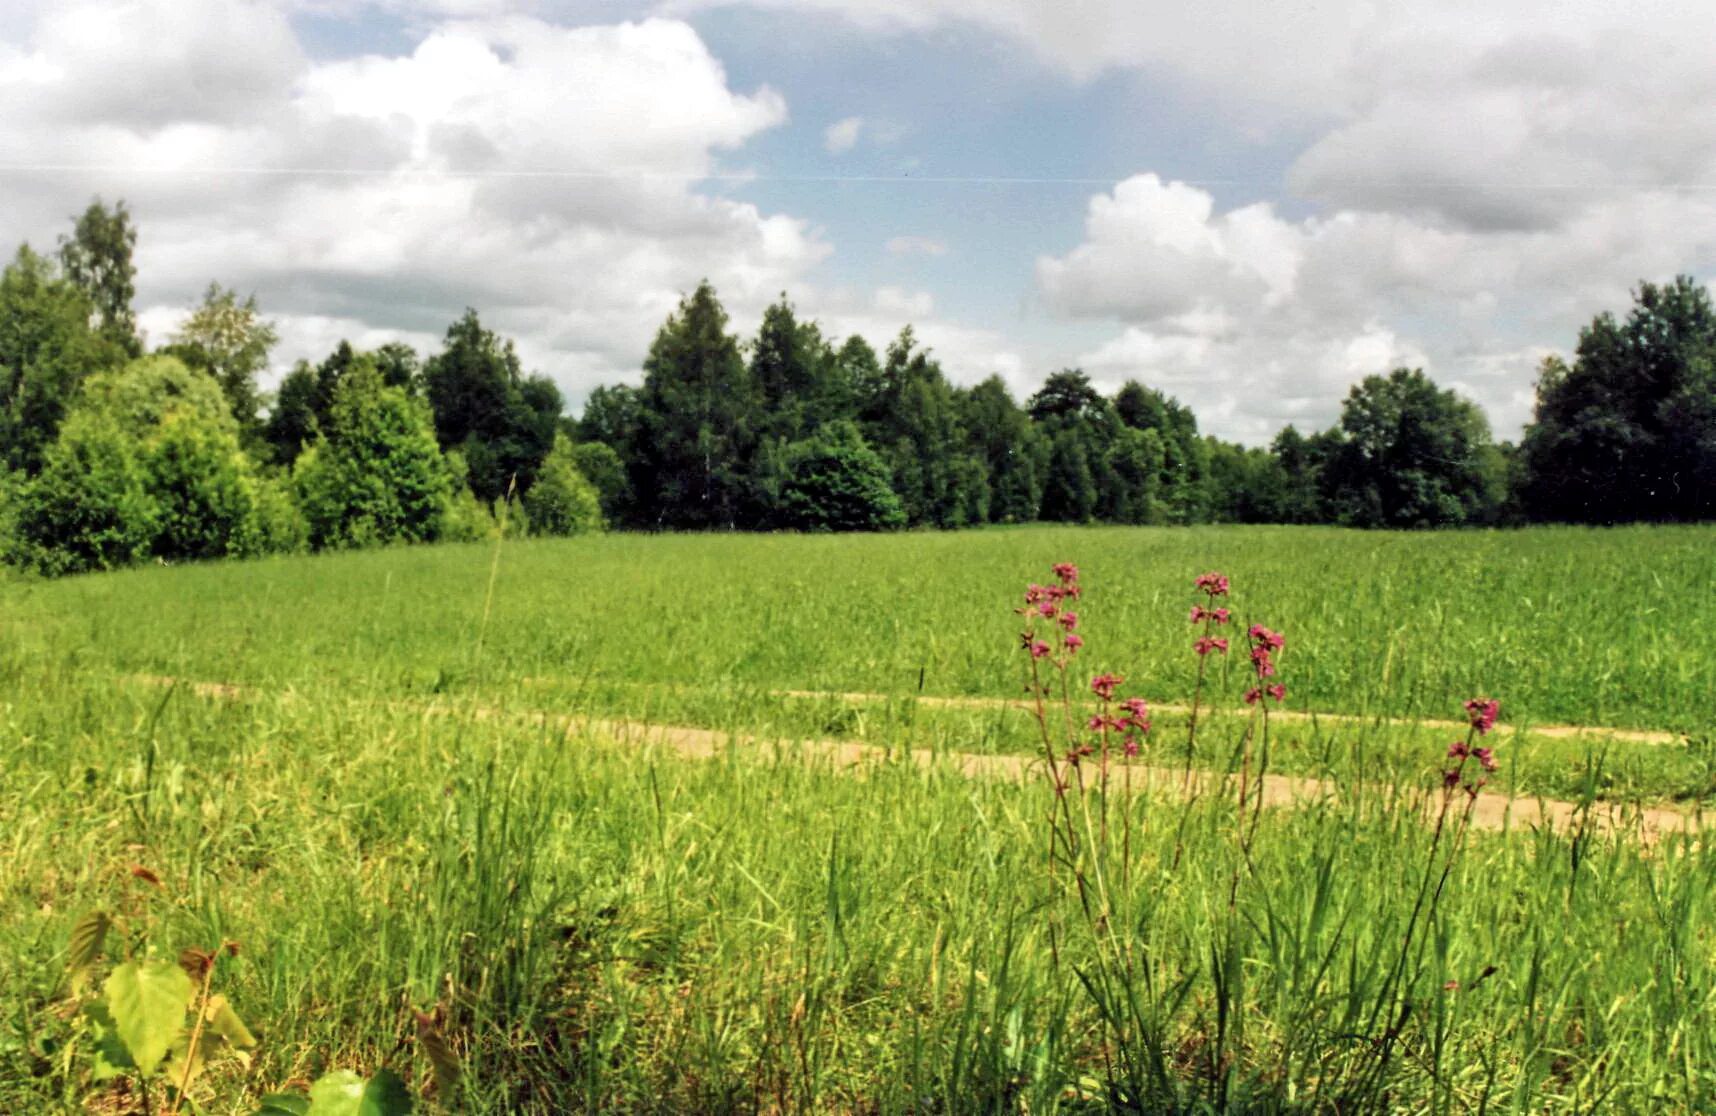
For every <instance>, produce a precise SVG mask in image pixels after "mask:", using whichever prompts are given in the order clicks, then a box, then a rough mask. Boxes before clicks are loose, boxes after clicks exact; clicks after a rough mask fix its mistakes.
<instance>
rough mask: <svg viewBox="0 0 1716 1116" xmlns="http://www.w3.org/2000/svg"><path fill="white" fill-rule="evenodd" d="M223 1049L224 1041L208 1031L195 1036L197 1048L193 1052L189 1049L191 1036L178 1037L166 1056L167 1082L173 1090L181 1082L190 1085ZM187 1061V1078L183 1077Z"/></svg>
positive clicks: (224, 1047) (224, 1046)
mask: <svg viewBox="0 0 1716 1116" xmlns="http://www.w3.org/2000/svg"><path fill="white" fill-rule="evenodd" d="M225 1049H226V1039H224V1038H222V1037H221V1036H219V1035H217V1034H212V1033H210V1032H208V1031H204V1032H203V1033H202V1034H200V1035H198V1036H197V1048H196V1049H195V1050H192V1049H191V1036H190V1035H189V1034H183V1035H180V1036H179V1037H178V1038H177V1039H175V1040H174V1041H173V1049H172V1050H171V1051H170V1052H169V1054H168V1058H167V1070H166V1077H167V1080H168V1081H170V1082H172V1083H173V1087H174V1088H175V1089H176V1088H178V1086H179V1083H180V1082H181V1081H182V1082H184V1083H186V1084H187V1085H188V1084H190V1083H191V1082H192V1081H195V1080H196V1079H197V1077H198V1076H199V1075H200V1074H201V1073H202V1072H203V1069H204V1067H205V1066H207V1065H208V1063H209V1060H210V1059H211V1058H214V1057H215V1056H217V1055H218V1054H220V1052H221V1051H222V1050H225ZM187 1061H188V1062H189V1063H190V1065H191V1074H190V1076H189V1077H186V1076H185V1063H186V1062H187Z"/></svg>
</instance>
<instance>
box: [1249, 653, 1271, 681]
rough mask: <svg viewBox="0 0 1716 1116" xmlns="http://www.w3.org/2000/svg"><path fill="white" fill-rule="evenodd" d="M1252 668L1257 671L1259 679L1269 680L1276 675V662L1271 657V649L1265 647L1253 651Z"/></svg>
mask: <svg viewBox="0 0 1716 1116" xmlns="http://www.w3.org/2000/svg"><path fill="white" fill-rule="evenodd" d="M1251 666H1252V668H1253V669H1254V670H1256V671H1257V677H1259V678H1268V677H1270V676H1272V675H1273V674H1274V673H1275V661H1274V660H1273V659H1271V658H1270V657H1269V648H1267V647H1263V646H1261V645H1260V646H1257V647H1253V648H1252V649H1251Z"/></svg>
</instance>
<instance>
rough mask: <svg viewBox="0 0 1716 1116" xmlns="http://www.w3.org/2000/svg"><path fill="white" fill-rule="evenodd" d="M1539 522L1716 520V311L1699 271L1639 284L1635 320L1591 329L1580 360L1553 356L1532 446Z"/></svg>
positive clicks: (1533, 505)
mask: <svg viewBox="0 0 1716 1116" xmlns="http://www.w3.org/2000/svg"><path fill="white" fill-rule="evenodd" d="M1521 448H1522V451H1523V456H1524V466H1525V479H1524V484H1523V486H1522V489H1523V490H1522V492H1521V501H1522V503H1523V505H1524V507H1525V508H1526V510H1527V511H1528V512H1529V513H1530V514H1531V515H1532V516H1534V517H1535V518H1539V519H1553V520H1571V521H1573V522H1583V523H1608V522H1614V521H1617V520H1630V519H1645V520H1674V519H1710V518H1712V517H1716V308H1713V307H1712V306H1711V302H1710V291H1709V289H1708V288H1707V287H1705V286H1704V285H1703V284H1700V283H1697V282H1695V281H1694V280H1692V279H1691V278H1690V277H1688V276H1684V275H1683V276H1680V277H1679V278H1677V279H1675V280H1674V282H1672V283H1669V284H1665V285H1663V286H1657V285H1655V284H1652V283H1645V284H1644V285H1643V286H1641V287H1640V288H1639V291H1638V295H1637V297H1636V299H1635V300H1634V305H1633V309H1632V311H1631V313H1629V314H1628V315H1627V318H1626V320H1625V321H1620V322H1618V321H1616V320H1615V319H1614V317H1613V316H1612V315H1609V314H1601V315H1599V316H1598V317H1597V319H1596V320H1595V321H1593V322H1592V323H1591V324H1590V325H1589V326H1587V327H1586V328H1585V329H1583V330H1581V331H1580V334H1579V345H1578V349H1577V350H1576V353H1575V356H1574V359H1573V363H1572V364H1571V365H1569V364H1567V363H1566V362H1564V361H1562V360H1561V359H1560V358H1558V357H1551V358H1549V359H1547V360H1545V361H1544V364H1543V369H1542V374H1541V376H1540V378H1539V380H1538V384H1537V421H1536V422H1535V423H1534V424H1533V425H1532V427H1531V428H1530V429H1529V430H1528V431H1527V432H1526V436H1525V441H1524V443H1523V445H1522V447H1521Z"/></svg>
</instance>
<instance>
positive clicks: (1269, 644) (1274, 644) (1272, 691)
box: [1245, 624, 1287, 705]
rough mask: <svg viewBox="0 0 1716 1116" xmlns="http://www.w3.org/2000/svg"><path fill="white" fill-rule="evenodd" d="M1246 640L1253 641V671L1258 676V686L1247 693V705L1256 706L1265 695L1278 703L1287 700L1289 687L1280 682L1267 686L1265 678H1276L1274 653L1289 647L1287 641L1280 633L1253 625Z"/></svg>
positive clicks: (1260, 625) (1247, 633)
mask: <svg viewBox="0 0 1716 1116" xmlns="http://www.w3.org/2000/svg"><path fill="white" fill-rule="evenodd" d="M1245 634H1246V638H1248V639H1250V640H1251V670H1252V673H1253V674H1255V675H1256V676H1257V685H1255V686H1253V687H1252V688H1251V689H1249V690H1247V691H1245V704H1247V705H1256V704H1257V702H1258V701H1259V700H1261V699H1262V698H1263V696H1264V695H1265V694H1267V695H1268V696H1269V697H1271V698H1274V699H1275V701H1276V702H1277V703H1279V702H1281V701H1284V700H1286V698H1287V687H1286V686H1283V685H1282V684H1281V683H1279V682H1273V683H1270V684H1268V685H1265V684H1264V682H1263V680H1264V679H1265V678H1273V677H1274V676H1275V659H1274V657H1273V655H1274V652H1276V651H1279V650H1281V648H1283V647H1285V646H1286V645H1287V640H1286V639H1285V638H1284V637H1283V636H1282V635H1281V633H1280V632H1277V631H1272V630H1270V629H1269V628H1265V627H1264V626H1263V625H1262V624H1253V625H1252V626H1251V630H1250V631H1248V632H1246V633H1245Z"/></svg>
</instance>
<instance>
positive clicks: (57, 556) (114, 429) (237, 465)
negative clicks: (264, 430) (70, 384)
mask: <svg viewBox="0 0 1716 1116" xmlns="http://www.w3.org/2000/svg"><path fill="white" fill-rule="evenodd" d="M262 491H263V485H262V483H261V481H260V479H259V478H258V476H257V474H256V471H255V468H254V466H253V465H252V464H251V462H250V459H249V458H248V457H246V456H245V454H244V451H243V449H242V447H241V446H240V445H239V440H238V427H237V424H236V423H235V422H234V421H233V418H232V415H231V413H230V412H229V411H228V409H227V406H226V401H225V398H224V397H223V396H222V394H221V391H220V387H219V386H218V385H217V384H216V383H215V382H214V380H213V379H212V378H211V377H210V376H208V375H207V374H206V373H203V372H195V371H192V370H191V369H188V368H186V367H185V366H184V365H183V364H181V363H179V362H178V361H177V360H174V359H172V358H170V357H145V358H143V359H141V360H136V361H133V362H131V363H130V364H128V365H126V366H125V367H124V368H123V369H121V370H119V371H118V372H113V373H108V374H105V375H99V376H95V377H92V378H91V379H90V380H89V381H88V383H87V384H86V385H85V388H84V391H83V394H82V395H81V396H80V397H79V399H78V401H77V402H76V403H75V404H74V405H73V407H72V409H71V411H70V413H69V414H68V415H67V418H66V422H65V424H64V426H62V427H61V429H60V435H59V438H58V439H57V440H56V441H55V442H54V443H53V444H52V445H50V446H49V447H48V451H47V453H46V455H45V457H44V463H43V468H42V472H41V474H40V475H39V476H37V477H36V478H35V479H34V480H33V481H30V482H28V483H27V484H26V485H24V486H23V488H22V489H21V490H20V491H19V493H18V494H17V500H16V514H17V524H16V541H15V544H14V553H13V558H14V560H15V561H18V562H20V563H21V564H24V565H28V566H31V567H34V568H36V569H39V570H42V571H43V572H47V573H75V572H79V571H82V570H92V569H110V568H113V567H116V566H124V565H129V564H131V563H132V562H136V561H139V560H141V559H143V558H145V557H148V556H149V555H154V556H155V557H158V558H162V559H175V560H176V559H198V558H219V557H224V556H226V555H229V554H240V553H261V552H262V551H263V550H265V549H274V548H276V547H286V546H289V545H290V544H291V541H292V532H291V531H290V529H289V528H288V527H287V526H286V525H285V524H286V523H287V522H289V520H290V518H291V515H290V514H289V513H287V512H286V511H284V510H283V509H281V508H280V507H279V506H278V505H279V501H278V500H277V499H276V500H274V504H273V506H271V507H269V508H267V509H266V513H264V509H263V507H262V505H261V502H260V501H261V498H262ZM261 514H266V515H268V516H269V517H270V520H271V522H269V523H266V524H265V523H262V522H259V521H258V518H257V517H258V516H259V515H261Z"/></svg>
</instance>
